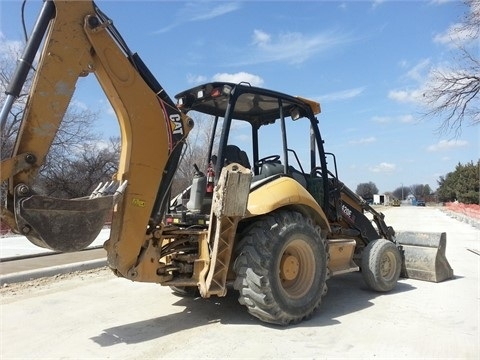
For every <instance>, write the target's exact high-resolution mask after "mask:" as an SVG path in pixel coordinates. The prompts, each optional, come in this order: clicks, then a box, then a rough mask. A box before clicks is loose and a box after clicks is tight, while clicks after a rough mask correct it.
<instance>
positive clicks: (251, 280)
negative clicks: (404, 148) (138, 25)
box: [0, 0, 453, 325]
mask: <svg viewBox="0 0 480 360" xmlns="http://www.w3.org/2000/svg"><path fill="white" fill-rule="evenodd" d="M38 52H40V57H39V60H38V65H37V66H36V73H35V77H34V81H33V85H32V87H31V89H30V92H29V98H28V101H27V104H26V108H25V111H24V117H23V120H22V124H21V127H20V130H19V133H18V136H17V139H16V143H15V147H14V150H13V154H12V155H11V157H9V158H6V159H4V160H2V162H1V181H2V183H3V184H4V185H5V188H6V194H5V197H6V202H5V203H4V204H2V213H1V216H2V221H4V222H6V223H7V224H8V225H9V226H10V227H12V228H13V229H14V230H15V231H16V232H18V233H19V234H23V235H25V236H26V237H27V238H28V239H29V240H30V241H31V242H32V243H34V244H35V245H38V246H41V247H45V248H49V249H53V250H58V251H63V252H71V251H77V250H80V249H83V248H85V247H87V246H88V245H89V244H90V243H92V241H93V240H94V239H95V238H96V236H97V234H98V233H99V231H100V230H101V229H102V227H103V226H104V220H105V218H106V216H107V214H110V213H112V214H113V215H112V223H111V231H110V236H109V239H108V240H107V241H106V242H105V244H104V248H105V250H106V252H107V261H108V266H109V267H110V268H111V269H112V271H113V272H114V274H115V275H116V276H118V277H123V278H126V279H129V280H132V281H141V282H153V283H158V284H161V285H165V286H170V287H171V288H172V289H173V291H174V292H176V293H177V294H181V295H184V296H187V295H190V294H192V293H198V294H199V295H200V296H201V297H210V296H225V295H226V292H227V290H228V289H229V288H233V290H234V291H237V292H238V294H239V301H240V303H241V304H243V305H245V306H246V307H247V308H248V311H249V312H250V313H251V314H252V315H253V316H256V317H257V318H259V319H260V320H262V321H265V322H269V323H274V324H281V325H286V324H291V323H296V322H299V321H302V320H303V319H306V318H308V317H310V316H311V315H312V314H313V313H314V311H315V309H317V307H318V306H319V305H320V302H321V299H322V296H323V295H325V293H326V291H327V285H326V282H327V280H328V278H330V277H332V276H335V275H337V274H343V273H347V272H351V271H361V273H362V275H363V278H364V280H365V282H366V284H367V285H368V286H369V287H370V288H371V289H373V290H375V291H381V292H384V291H389V290H391V289H393V288H394V287H395V285H396V283H397V280H398V279H399V277H400V275H401V274H402V275H403V276H405V277H412V278H416V279H422V280H428V281H435V282H438V281H443V280H445V279H449V278H451V277H452V276H453V271H452V269H451V268H450V266H449V264H448V261H447V259H446V257H445V245H446V238H445V234H444V233H441V234H418V233H403V234H396V233H395V231H394V229H393V228H392V227H390V226H387V225H386V223H385V219H384V218H385V217H384V215H383V214H382V213H380V212H377V211H376V210H375V209H374V208H372V207H371V206H370V205H368V204H367V202H366V201H364V200H363V199H362V198H360V197H359V196H357V195H356V194H355V193H354V192H353V191H351V190H350V189H348V188H347V187H346V186H345V185H344V184H343V183H342V182H341V181H340V180H339V179H338V176H337V170H336V168H337V167H336V160H335V157H334V156H333V154H330V153H327V152H325V150H324V141H323V139H322V137H321V134H320V131H319V127H318V120H317V118H316V116H317V115H318V114H319V113H320V105H319V104H318V103H317V102H315V101H311V100H308V99H305V98H302V97H297V96H290V95H287V94H283V93H280V92H276V91H272V90H267V89H262V88H258V87H254V86H251V85H250V84H248V83H239V84H234V83H228V82H212V83H207V84H203V85H199V86H196V87H193V88H191V89H188V90H185V91H183V92H181V93H179V94H178V95H177V96H176V97H175V99H176V100H175V101H174V100H172V99H171V98H170V97H169V96H168V95H167V93H166V92H165V91H164V89H163V88H162V86H161V85H160V84H159V83H158V82H157V80H156V79H155V78H154V76H153V75H152V73H151V72H150V71H149V70H148V68H147V66H146V65H145V64H144V63H143V62H142V60H141V58H140V57H139V56H138V55H137V54H134V53H132V52H131V51H130V49H129V48H128V47H127V45H126V44H125V42H124V41H123V40H122V37H121V36H120V34H119V33H118V31H117V30H116V28H115V27H114V25H113V23H112V21H111V20H110V19H109V18H108V17H107V16H106V15H105V14H104V13H102V12H101V11H100V10H99V8H98V7H97V6H96V5H95V4H94V3H93V2H91V1H59V0H54V1H52V0H47V1H45V2H44V4H43V7H42V10H41V12H40V14H39V17H38V19H37V21H36V24H35V26H34V29H33V32H32V34H31V36H30V38H29V40H28V42H27V44H26V48H25V50H24V53H23V56H22V58H21V59H20V61H19V62H18V65H17V69H16V72H15V74H14V76H13V79H12V80H11V82H10V85H9V87H8V88H7V89H6V95H7V97H6V101H5V104H4V105H3V108H2V112H1V114H0V116H1V124H2V129H3V127H4V125H5V123H6V122H7V121H8V117H9V112H10V109H11V108H12V104H13V103H14V101H15V99H16V98H17V97H18V95H19V93H20V90H21V89H22V87H23V86H24V83H25V79H26V77H27V74H28V72H29V71H30V70H31V67H32V65H31V64H33V63H34V60H35V57H36V55H37V53H38ZM89 74H94V75H95V76H96V78H97V79H98V82H99V83H100V85H101V87H102V89H103V91H104V92H105V94H106V96H107V98H108V99H109V101H110V103H111V105H112V107H113V109H114V110H115V113H116V115H117V118H118V122H119V126H120V130H121V154H120V158H119V168H118V172H117V174H116V176H115V179H113V180H112V181H108V182H106V183H105V184H100V185H99V186H98V187H97V188H96V189H94V190H93V191H92V193H91V194H90V195H88V196H85V197H83V198H76V199H57V198H51V197H46V196H42V195H40V194H37V193H35V191H34V190H33V189H34V186H33V185H34V182H35V179H36V177H37V175H38V171H39V168H40V167H41V166H42V164H43V163H44V161H45V158H46V155H47V153H48V151H49V149H50V147H51V145H52V141H53V140H54V137H55V134H56V131H57V130H58V128H59V125H60V123H61V121H62V118H63V116H64V114H65V111H66V109H67V106H68V104H69V102H70V100H71V97H72V94H73V93H74V90H75V84H76V82H77V79H78V78H79V77H82V76H87V75H89ZM196 113H200V114H203V115H204V116H202V117H201V118H202V119H205V118H208V119H210V120H205V121H211V124H210V125H211V128H212V134H211V140H210V144H209V148H208V154H207V159H208V161H206V163H205V164H192V173H193V174H194V175H193V180H192V182H191V185H190V186H189V187H188V188H186V189H184V190H183V191H181V192H180V193H179V194H172V192H171V188H172V186H171V185H172V181H173V179H174V175H175V173H176V170H177V167H178V164H179V161H180V159H181V157H182V152H183V151H184V149H185V147H186V146H187V145H186V144H187V142H186V140H187V137H188V134H189V132H190V131H191V129H192V127H193V121H192V118H193V114H196ZM187 114H188V115H187ZM238 129H241V130H242V131H248V134H249V136H248V137H247V140H246V141H243V142H239V141H237V144H235V140H239V139H240V137H236V134H238V133H237V131H238ZM246 129H248V130H246ZM2 131H3V130H2ZM243 138H244V137H243ZM241 147H243V148H241ZM327 160H328V162H327Z"/></svg>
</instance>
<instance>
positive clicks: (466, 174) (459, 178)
mask: <svg viewBox="0 0 480 360" xmlns="http://www.w3.org/2000/svg"><path fill="white" fill-rule="evenodd" d="M479 174H480V159H479V160H477V162H476V163H474V162H473V161H471V162H469V163H467V164H461V163H458V165H457V166H456V167H455V170H454V171H452V172H449V173H448V174H447V175H445V176H440V178H439V180H438V185H439V188H438V190H437V195H438V199H439V200H440V201H443V202H448V201H458V202H461V203H465V204H478V203H479V198H480V192H479V183H480V180H479V176H480V175H479Z"/></svg>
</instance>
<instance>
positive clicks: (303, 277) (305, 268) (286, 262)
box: [279, 239, 315, 298]
mask: <svg viewBox="0 0 480 360" xmlns="http://www.w3.org/2000/svg"><path fill="white" fill-rule="evenodd" d="M314 277H315V257H314V255H313V252H312V249H311V248H310V246H309V245H308V244H307V243H306V242H305V241H304V240H300V239H298V240H294V241H292V242H290V243H288V244H287V246H286V247H285V249H284V250H283V253H282V257H281V259H280V267H279V279H280V284H281V287H282V289H283V290H284V291H285V293H286V294H287V295H288V296H289V297H291V298H301V297H302V296H304V295H305V294H306V293H307V292H308V291H309V290H310V288H311V287H312V284H313V281H314Z"/></svg>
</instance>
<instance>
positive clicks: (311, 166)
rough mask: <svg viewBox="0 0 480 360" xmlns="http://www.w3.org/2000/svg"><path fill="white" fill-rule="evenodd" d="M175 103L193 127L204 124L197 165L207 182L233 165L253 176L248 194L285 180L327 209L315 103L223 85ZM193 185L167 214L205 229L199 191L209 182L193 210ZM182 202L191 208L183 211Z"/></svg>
mask: <svg viewBox="0 0 480 360" xmlns="http://www.w3.org/2000/svg"><path fill="white" fill-rule="evenodd" d="M175 98H176V99H177V107H178V108H179V109H180V110H181V111H183V112H185V113H188V115H189V116H190V117H191V118H193V119H194V120H195V121H196V122H200V121H208V129H209V133H210V139H209V144H208V151H205V152H204V154H205V158H204V159H203V164H201V167H202V168H203V170H202V174H204V176H205V177H206V178H208V175H209V174H213V176H214V177H213V181H214V183H216V181H217V179H218V176H219V175H220V173H221V169H222V167H223V166H225V165H227V164H229V163H231V162H236V163H239V164H241V165H242V166H244V167H246V168H249V169H250V170H251V171H252V183H251V191H254V190H255V189H256V188H258V187H260V186H263V185H264V184H266V183H268V182H270V181H273V180H275V179H277V178H279V177H282V176H288V177H291V178H293V179H295V180H296V181H298V182H299V183H300V184H301V185H302V186H303V187H305V188H306V189H307V190H308V191H309V192H310V193H311V194H312V196H314V198H315V200H317V202H318V203H319V205H320V206H321V207H322V208H325V207H328V206H326V205H327V201H328V199H325V197H324V196H323V194H325V193H328V190H327V188H326V186H327V181H324V180H328V172H327V171H326V159H325V152H324V150H323V140H322V139H321V136H320V132H319V130H318V127H317V123H318V120H317V118H316V117H315V115H317V114H318V113H320V105H319V104H318V103H317V102H315V101H312V100H308V99H304V98H300V97H294V96H290V95H286V94H283V93H280V92H276V91H272V90H267V89H263V88H258V87H254V86H251V85H250V84H248V83H240V84H234V83H228V82H212V83H207V84H203V85H199V86H196V87H194V88H191V89H189V90H185V91H183V92H181V93H179V94H177V95H176V96H175ZM202 128H203V129H205V127H202ZM190 146H195V144H193V145H192V144H190ZM202 150H203V149H202ZM199 165H200V164H199ZM323 170H325V171H323ZM331 175H332V176H333V174H331ZM197 179H198V180H199V179H200V177H196V176H194V182H193V184H192V188H191V189H190V190H187V192H185V193H184V194H183V197H181V198H179V197H178V196H177V198H175V199H174V201H172V203H171V205H172V206H171V209H170V214H173V213H175V211H180V212H182V213H183V217H182V218H183V220H185V219H186V218H188V217H189V216H190V217H191V218H193V219H194V222H195V221H197V220H198V219H199V217H200V218H201V221H200V222H202V223H203V222H205V223H206V222H208V216H209V214H210V211H209V201H210V197H211V194H209V193H208V190H207V191H206V192H204V191H203V187H206V188H207V189H208V180H207V184H205V180H203V178H202V180H201V181H200V180H199V181H198V182H199V183H200V184H199V185H200V187H201V188H202V191H203V192H204V193H205V194H204V195H205V196H199V198H198V200H199V201H200V203H197V204H192V201H191V199H192V198H193V197H194V195H195V192H196V191H197V189H196V185H197V183H198V182H196V181H195V180H197ZM210 189H211V190H212V191H213V188H212V187H210ZM181 199H183V200H181ZM186 199H189V200H190V204H189V205H190V206H184V205H185V202H186ZM187 204H188V202H187ZM167 219H168V216H167ZM183 220H182V221H181V222H182V223H183ZM167 222H168V221H167ZM170 222H175V220H170ZM188 222H189V221H187V223H188Z"/></svg>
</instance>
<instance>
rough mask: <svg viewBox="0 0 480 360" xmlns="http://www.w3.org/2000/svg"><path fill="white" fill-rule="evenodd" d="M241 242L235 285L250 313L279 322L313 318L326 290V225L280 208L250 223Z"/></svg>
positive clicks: (236, 264)
mask: <svg viewBox="0 0 480 360" xmlns="http://www.w3.org/2000/svg"><path fill="white" fill-rule="evenodd" d="M240 244H241V245H240V246H241V248H240V249H239V255H238V257H237V258H236V260H235V264H234V270H235V272H236V275H237V277H236V280H235V282H234V288H235V289H236V290H238V292H239V293H240V297H239V302H240V303H241V304H242V305H245V306H247V308H248V311H249V313H250V314H252V315H253V316H255V317H257V318H259V319H260V320H262V321H265V322H268V323H272V324H279V325H288V324H292V323H298V322H300V321H302V320H303V319H306V318H309V317H310V316H311V315H312V314H313V312H314V311H315V309H316V308H317V307H318V306H319V305H320V302H321V299H322V296H323V295H325V293H326V291H327V286H326V284H325V283H326V278H327V259H328V255H327V249H326V241H325V239H323V238H322V235H321V229H320V228H319V227H318V226H315V225H314V224H313V222H312V221H311V220H310V219H308V218H306V217H305V216H303V215H302V214H300V213H297V212H291V211H278V212H276V213H273V214H271V215H268V216H264V217H262V218H261V220H258V221H256V222H255V223H254V224H253V225H252V226H250V227H249V228H248V230H247V231H246V233H245V235H244V236H243V238H242V239H241V240H240Z"/></svg>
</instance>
